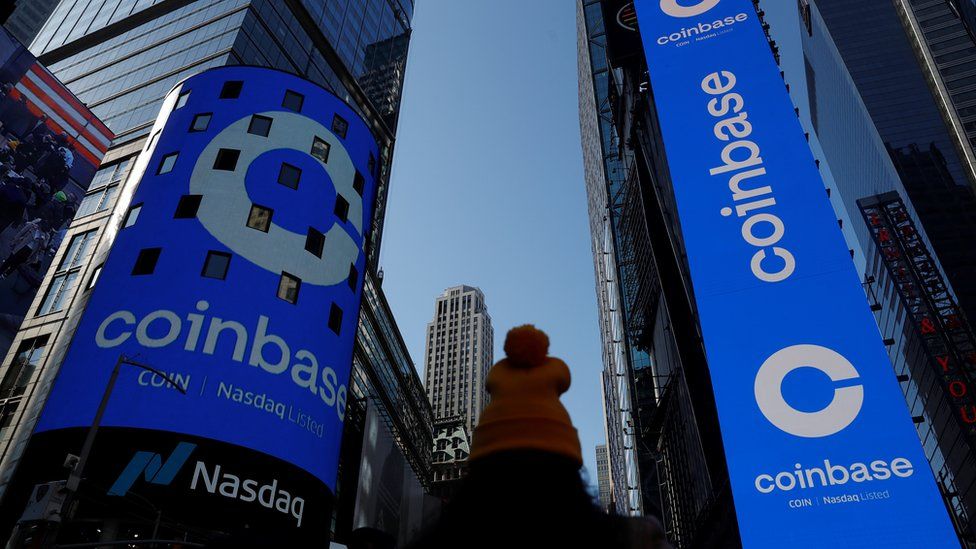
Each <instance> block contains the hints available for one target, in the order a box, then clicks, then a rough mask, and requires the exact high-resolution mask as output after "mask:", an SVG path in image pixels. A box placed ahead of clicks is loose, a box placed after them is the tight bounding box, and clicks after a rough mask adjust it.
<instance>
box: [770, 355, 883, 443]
mask: <svg viewBox="0 0 976 549" xmlns="http://www.w3.org/2000/svg"><path fill="white" fill-rule="evenodd" d="M800 368H814V369H816V370H819V371H820V372H823V373H824V374H826V375H827V377H829V378H830V379H831V381H834V382H837V381H848V380H852V379H857V378H858V377H860V374H858V371H857V368H855V367H854V365H853V364H851V363H850V361H849V360H847V359H846V358H844V357H843V355H841V354H840V353H837V352H836V351H833V350H831V349H828V348H826V347H821V346H819V345H793V346H790V347H786V348H785V349H780V350H779V351H776V352H775V353H773V355H772V356H771V357H769V358H767V359H766V361H765V362H763V365H762V366H761V367H760V368H759V373H758V374H756V385H755V392H756V403H757V404H759V411H761V412H762V414H763V415H764V416H766V419H768V420H769V422H770V423H772V424H773V425H775V426H776V427H778V428H779V429H780V430H781V431H785V432H787V433H789V434H791V435H794V436H798V437H804V438H821V437H828V436H830V435H833V434H836V433H838V432H840V431H842V430H844V428H845V427H847V426H848V425H850V424H851V422H853V421H854V420H855V419H856V418H857V415H858V414H859V413H860V412H861V405H862V404H864V387H862V386H861V385H853V386H847V387H840V388H834V394H833V398H831V399H830V403H828V404H827V406H825V407H824V408H823V409H821V410H818V411H816V412H804V411H801V410H797V409H796V408H794V407H793V406H791V405H790V404H789V403H788V402H786V399H785V398H783V380H784V379H786V376H787V375H789V374H790V373H792V372H794V371H796V370H798V369H800Z"/></svg>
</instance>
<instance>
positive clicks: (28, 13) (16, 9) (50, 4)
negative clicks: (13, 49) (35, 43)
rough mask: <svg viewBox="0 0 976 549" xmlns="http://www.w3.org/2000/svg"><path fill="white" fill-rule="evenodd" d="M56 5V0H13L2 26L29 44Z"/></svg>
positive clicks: (23, 42)
mask: <svg viewBox="0 0 976 549" xmlns="http://www.w3.org/2000/svg"><path fill="white" fill-rule="evenodd" d="M57 5H58V0H14V2H13V5H12V6H10V7H9V8H8V9H10V10H11V11H10V14H9V17H7V20H6V22H4V24H3V26H4V27H5V28H6V29H7V30H8V31H10V34H12V35H14V38H16V39H17V40H20V43H21V44H24V45H27V44H30V43H31V41H32V40H34V36H36V35H37V33H38V31H40V30H41V27H42V26H44V22H45V21H47V18H48V16H50V15H51V12H52V11H54V8H55V6H57ZM0 15H2V13H0Z"/></svg>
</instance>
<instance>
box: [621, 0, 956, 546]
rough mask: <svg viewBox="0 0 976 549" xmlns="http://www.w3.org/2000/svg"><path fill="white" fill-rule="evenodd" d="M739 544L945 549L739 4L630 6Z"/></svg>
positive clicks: (838, 239)
mask: <svg viewBox="0 0 976 549" xmlns="http://www.w3.org/2000/svg"><path fill="white" fill-rule="evenodd" d="M636 5H637V11H638V20H639V26H640V32H641V36H642V40H643V43H644V50H645V53H646V57H647V63H648V68H649V72H650V77H651V88H652V92H653V96H654V102H655V104H656V107H657V113H658V116H659V118H660V124H661V128H662V133H663V137H664V145H665V150H666V152H667V158H668V165H669V169H670V173H671V178H672V181H673V186H674V192H675V196H676V200H677V206H678V216H679V218H680V225H681V231H682V233H683V236H684V241H685V245H686V248H687V254H688V263H689V268H690V271H691V278H692V284H693V286H694V296H695V300H696V302H697V305H698V311H699V313H700V322H701V329H702V333H703V337H704V344H705V350H706V353H707V356H708V361H709V371H710V374H711V377H712V382H713V386H714V391H715V399H716V403H717V406H718V412H719V420H720V427H721V432H722V437H723V441H724V445H725V452H726V457H727V462H728V467H729V474H730V477H731V483H732V491H733V498H734V501H735V506H736V513H737V516H738V519H739V531H740V532H741V536H742V541H743V544H744V545H745V547H747V548H750V549H755V548H782V547H790V548H804V547H809V548H820V547H824V546H825V545H829V544H831V543H842V544H843V545H844V546H847V547H886V548H888V547H913V548H914V547H958V546H959V544H958V541H956V539H955V535H954V533H953V530H952V527H951V525H950V522H949V518H948V515H947V513H946V510H945V506H944V504H943V502H942V500H941V498H940V495H939V492H938V490H937V488H936V484H935V482H934V479H933V476H932V473H931V470H930V468H929V464H928V462H927V461H926V458H925V455H924V454H923V451H922V447H921V445H920V443H919V440H918V436H917V434H916V431H915V429H914V426H913V423H912V419H911V418H910V417H909V414H908V410H907V407H906V405H905V400H904V397H903V396H902V392H901V390H900V388H899V386H898V382H897V380H896V378H895V375H894V373H893V371H892V367H891V364H890V362H889V360H888V357H887V353H886V352H885V348H884V346H883V344H882V340H881V336H880V334H879V332H878V328H877V325H876V324H875V321H874V318H873V316H872V314H871V312H870V310H869V308H868V304H867V300H866V298H865V294H864V291H863V290H862V288H861V285H860V281H859V280H858V277H857V273H856V272H855V269H854V265H853V262H852V261H851V258H850V255H849V253H848V249H847V246H846V245H845V243H844V239H843V236H842V234H841V231H840V230H838V227H837V221H836V217H835V215H834V212H833V210H832V208H831V206H830V203H829V201H828V199H827V195H826V193H825V190H824V185H823V182H822V180H821V178H820V175H819V172H818V169H817V166H816V164H815V162H814V159H813V157H812V155H811V153H810V150H809V147H808V145H807V143H806V141H805V139H804V134H803V129H802V128H801V126H800V124H799V121H798V119H797V117H796V115H795V114H794V111H793V105H792V103H791V101H790V98H789V95H788V94H787V91H786V89H785V84H784V82H783V79H782V78H781V76H780V72H779V68H778V67H777V65H776V63H775V61H774V59H773V56H772V53H771V52H770V46H769V43H768V41H767V39H766V36H765V35H764V32H763V30H762V27H761V24H760V21H759V20H758V18H757V14H756V11H755V7H754V5H753V2H751V1H750V0H703V1H697V2H695V1H691V0H682V1H681V2H679V1H678V0H639V1H638V2H637V3H636Z"/></svg>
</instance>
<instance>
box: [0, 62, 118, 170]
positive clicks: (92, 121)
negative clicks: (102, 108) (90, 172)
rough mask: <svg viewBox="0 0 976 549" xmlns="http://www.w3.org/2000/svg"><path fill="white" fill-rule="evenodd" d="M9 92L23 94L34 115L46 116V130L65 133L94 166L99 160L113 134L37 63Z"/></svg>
mask: <svg viewBox="0 0 976 549" xmlns="http://www.w3.org/2000/svg"><path fill="white" fill-rule="evenodd" d="M11 95H12V96H13V97H14V98H15V99H18V100H19V99H20V97H21V96H23V97H24V98H25V99H26V100H27V107H28V108H29V109H30V111H31V114H33V115H34V116H37V117H40V116H41V115H46V116H47V120H46V121H45V123H46V124H47V127H48V129H50V130H51V132H53V133H54V134H55V135H57V134H60V133H65V134H66V135H67V136H68V144H69V145H70V146H71V149H72V150H73V151H75V152H76V153H78V154H80V155H82V156H83V157H84V158H85V159H86V160H88V161H89V162H91V164H92V165H93V166H98V165H99V164H100V163H101V162H102V158H103V157H104V156H105V151H107V150H108V146H109V144H111V143H112V139H113V138H114V137H115V134H113V133H112V131H111V130H109V129H108V128H107V127H106V126H105V124H103V123H102V121H101V120H99V119H98V118H97V117H96V116H95V115H94V114H92V112H91V111H90V110H88V107H86V106H85V105H83V104H82V103H81V101H78V99H77V98H76V97H75V96H74V95H73V94H72V93H71V92H70V91H68V89H67V88H65V87H64V84H62V83H61V82H59V81H58V79H57V78H55V77H54V75H52V74H51V73H50V72H48V70H47V69H45V68H44V67H43V66H41V64H40V63H36V62H35V63H32V64H31V66H30V68H29V69H28V70H27V73H26V74H24V76H23V78H21V79H20V81H18V82H17V84H16V86H14V88H13V90H11Z"/></svg>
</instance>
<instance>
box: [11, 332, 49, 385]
mask: <svg viewBox="0 0 976 549" xmlns="http://www.w3.org/2000/svg"><path fill="white" fill-rule="evenodd" d="M47 339H48V336H46V335H43V336H40V337H33V338H30V339H25V340H23V341H22V342H21V343H20V346H19V347H17V354H16V355H14V360H13V362H11V363H10V367H9V368H7V374H6V375H5V376H4V378H3V383H2V384H0V398H11V397H16V396H20V395H22V394H24V390H25V389H26V388H27V384H28V383H30V380H31V378H32V377H33V376H34V371H35V370H36V369H37V367H38V366H39V365H40V364H41V360H42V359H43V358H44V350H45V349H46V348H47Z"/></svg>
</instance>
